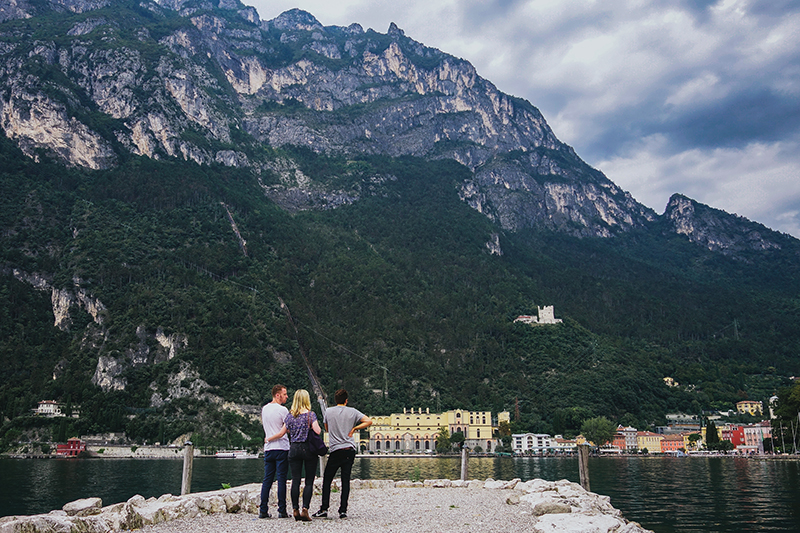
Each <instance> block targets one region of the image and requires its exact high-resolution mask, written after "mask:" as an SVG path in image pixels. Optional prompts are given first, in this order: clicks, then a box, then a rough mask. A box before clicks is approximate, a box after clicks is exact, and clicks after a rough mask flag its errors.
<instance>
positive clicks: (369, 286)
mask: <svg viewBox="0 0 800 533" xmlns="http://www.w3.org/2000/svg"><path fill="white" fill-rule="evenodd" d="M284 150H285V151H286V152H284V153H282V152H281V151H277V150H276V152H275V155H276V156H278V155H290V156H291V157H292V158H293V160H294V161H296V162H298V164H299V165H300V166H301V168H302V171H303V172H304V173H305V174H306V175H308V176H311V177H312V178H313V179H314V180H317V181H319V182H322V183H325V182H328V183H330V182H333V181H335V180H339V181H343V180H346V181H347V182H348V183H347V186H348V187H352V186H353V185H354V184H357V185H359V188H360V190H361V191H362V192H363V194H362V197H361V198H360V199H359V200H358V201H357V202H354V203H352V204H350V205H342V206H340V207H338V208H336V209H326V210H308V211H300V212H295V213H289V212H287V211H285V210H283V209H281V208H279V207H278V206H277V205H275V204H274V203H273V202H271V201H270V200H269V199H268V198H267V197H266V196H265V195H264V193H263V189H262V186H261V185H263V184H265V183H266V184H268V183H269V182H270V179H271V177H270V176H269V175H267V174H264V175H262V176H260V177H259V179H260V180H261V185H259V181H258V180H257V179H256V176H254V175H253V174H252V173H251V172H250V171H249V170H241V169H235V168H229V167H223V166H213V165H212V166H209V165H202V166H201V165H197V164H194V163H187V162H181V161H177V160H172V159H166V158H165V159H163V160H161V161H155V160H152V159H147V158H139V157H133V156H131V157H129V158H128V159H127V160H124V161H121V163H120V165H119V166H118V167H116V168H113V169H110V170H100V171H89V170H83V169H76V168H67V167H64V166H62V165H60V164H56V163H53V162H50V161H48V159H47V157H46V156H45V155H44V154H42V156H41V157H40V161H39V162H34V161H32V160H31V159H29V158H27V157H25V156H23V155H22V154H21V153H20V152H19V151H18V149H17V148H16V147H15V146H13V145H12V144H11V143H10V142H9V141H8V140H7V139H5V137H0V202H1V203H2V205H0V228H1V230H2V232H1V233H0V239H2V252H1V253H2V255H1V256H0V271H1V273H2V275H1V276H0V420H2V423H3V426H2V429H0V438H2V441H1V442H0V445H2V447H3V448H7V447H9V446H10V445H11V443H12V442H14V441H15V440H17V439H19V438H20V436H21V435H24V434H26V432H28V433H30V432H31V431H37V432H38V433H37V434H38V435H39V436H40V438H42V439H43V440H46V437H47V436H51V437H52V438H53V439H57V438H58V437H64V436H65V435H66V436H70V435H71V434H75V435H79V434H88V433H96V432H107V431H124V432H125V433H126V434H127V436H128V437H129V438H130V439H132V440H134V441H137V442H143V441H148V442H154V441H160V442H167V441H171V440H172V439H175V438H177V437H178V436H179V435H183V434H186V433H193V434H194V435H195V437H194V438H195V439H196V440H197V441H198V443H199V444H200V445H203V444H206V445H219V446H227V445H246V444H251V445H252V444H253V443H258V442H259V441H260V439H261V434H260V432H261V430H260V426H259V424H258V422H257V421H256V422H254V421H253V419H252V417H250V416H248V415H247V413H248V411H247V409H246V408H243V409H240V410H236V409H228V408H224V407H222V404H221V403H220V402H218V401H215V400H213V399H214V398H218V399H222V400H225V401H228V402H233V403H234V404H237V405H238V406H260V405H261V404H262V403H263V402H265V401H268V399H269V398H268V396H269V390H270V388H271V386H272V385H273V384H274V383H277V382H280V383H284V384H286V385H287V386H288V387H289V389H290V392H291V390H293V389H296V388H306V389H310V383H309V379H308V375H307V372H306V368H305V365H304V364H303V358H302V355H303V354H305V355H306V356H307V357H308V360H309V361H310V362H311V364H312V366H313V367H314V369H315V371H316V373H317V374H318V375H319V376H320V379H321V381H322V385H323V387H324V388H325V390H326V392H327V393H328V394H332V393H333V391H334V390H335V389H337V388H339V387H346V388H347V389H349V390H350V394H351V404H352V405H357V406H358V407H359V408H360V409H361V410H362V411H364V412H367V413H370V414H375V415H378V414H387V413H391V412H396V411H398V410H402V408H403V407H422V408H430V409H431V410H445V409H451V408H466V409H476V410H477V409H480V410H484V409H486V410H492V411H494V412H497V411H500V410H509V411H511V412H512V418H513V422H514V429H515V430H533V431H541V432H550V433H567V434H570V433H574V432H575V431H577V430H578V429H579V428H580V424H581V422H582V421H583V420H585V419H587V418H591V417H594V416H600V415H602V416H606V417H609V418H610V419H612V420H614V421H617V422H623V423H626V424H633V425H636V426H637V427H640V428H645V427H649V426H654V425H658V424H661V423H663V422H664V415H665V413H667V412H674V411H682V412H688V413H700V412H701V411H702V410H707V409H712V408H713V409H729V408H732V407H733V404H734V403H735V402H736V401H738V400H741V399H755V400H764V399H766V398H768V397H769V396H771V395H772V394H774V393H775V391H776V390H777V389H778V388H779V387H782V386H786V385H787V383H788V377H789V376H791V375H797V374H798V373H800V358H799V357H798V351H799V349H800V344H799V341H800V331H798V329H797V328H796V324H797V322H798V318H800V317H799V316H798V315H800V300H798V294H799V293H800V291H799V290H798V286H797V284H798V280H800V277H798V276H797V275H796V274H797V269H798V264H800V260H799V259H798V255H797V248H796V247H795V248H794V249H783V250H777V251H776V250H771V251H764V252H752V253H751V254H750V255H749V256H742V255H740V256H737V257H729V256H725V255H722V254H720V253H715V252H711V251H708V250H706V249H704V248H702V247H700V246H698V245H696V244H692V243H690V242H688V240H686V239H685V238H683V237H681V236H677V235H675V234H674V233H671V234H670V233H668V232H662V231H659V228H658V226H657V225H656V226H654V227H651V228H648V229H647V230H646V231H645V230H641V231H634V232H630V234H627V235H621V236H617V237H614V238H610V239H598V238H583V239H581V238H575V237H570V236H566V235H564V234H563V233H554V232H550V231H533V230H527V231H520V232H516V233H513V232H504V231H503V230H501V229H500V228H499V227H498V226H496V225H494V224H493V223H492V222H491V221H490V220H489V219H488V218H486V217H485V216H483V215H481V214H480V213H478V212H477V211H475V210H473V209H471V208H470V207H468V206H467V205H466V204H465V203H464V202H462V201H461V200H460V199H459V196H458V185H459V184H460V183H461V182H463V180H465V179H467V178H468V177H469V175H470V173H469V171H468V170H467V169H466V168H465V167H463V166H461V165H459V164H457V163H455V162H453V161H450V160H442V161H425V160H422V159H415V158H410V157H409V158H389V157H382V156H363V157H358V158H338V157H329V156H324V155H318V154H314V153H312V152H310V151H303V150H300V149H292V148H286V149H284ZM343 176H344V177H343ZM375 176H382V177H383V178H382V179H375ZM234 224H235V229H236V230H237V231H238V232H239V235H240V236H241V239H242V240H240V239H239V236H237V234H236V232H235V231H234ZM495 235H497V236H498V239H499V243H500V248H501V250H502V255H498V254H492V253H490V251H489V248H488V247H487V245H486V244H487V242H490V241H491V240H492V239H493V238H494V236H495ZM34 275H35V276H40V277H41V278H42V279H45V280H47V282H48V283H49V286H50V287H52V288H48V289H47V290H41V289H42V288H41V287H39V288H37V287H35V286H34V284H33V283H31V281H30V279H31V277H32V276H34ZM26 276H27V277H26ZM52 289H59V290H68V291H72V293H73V294H78V293H80V294H84V295H89V296H90V297H91V298H94V299H97V300H98V301H99V302H102V305H103V306H104V307H103V309H101V310H100V312H99V314H98V315H97V316H96V317H95V316H92V315H91V314H90V313H89V312H87V308H85V307H82V306H80V305H78V304H77V303H73V304H72V305H71V306H70V307H69V318H68V320H66V321H65V322H64V323H62V324H61V327H56V326H54V311H53V299H52V292H53V291H52ZM281 301H283V302H285V303H286V306H287V309H288V310H289V311H290V312H291V316H292V318H293V320H294V327H293V325H292V324H291V323H290V322H289V321H288V319H287V312H286V311H287V309H282V308H281V304H280V302H281ZM544 305H554V306H555V312H556V316H557V317H560V318H563V319H564V321H563V323H562V324H559V325H553V326H538V327H532V326H528V325H524V324H519V323H514V322H513V320H514V318H516V317H517V316H518V315H520V314H535V313H536V308H537V306H544ZM295 328H296V329H295ZM158 338H172V339H179V340H182V341H183V342H176V343H175V344H176V346H177V347H176V348H175V349H174V350H173V351H170V352H169V354H167V353H166V349H165V348H164V346H163V344H159V341H157V339H158ZM101 358H103V360H113V361H116V362H117V363H118V364H120V365H122V366H123V367H124V368H123V370H122V371H121V373H119V375H117V379H118V383H122V384H123V386H119V387H111V388H108V387H106V390H104V389H103V388H102V387H100V386H98V385H97V384H96V383H98V380H97V377H96V376H97V375H98V361H99V359H101ZM666 376H670V377H672V378H674V379H675V380H676V381H677V382H678V383H679V386H678V387H673V388H670V387H667V386H666V385H665V383H664V381H663V378H664V377H666ZM44 399H51V400H57V401H59V402H61V403H62V404H66V405H68V406H74V408H75V409H76V410H78V409H79V411H80V418H72V419H69V420H62V421H55V422H52V421H43V420H39V419H36V418H34V417H31V416H29V415H30V412H31V410H32V409H35V407H36V405H37V402H38V401H40V400H44ZM516 406H518V407H519V417H518V418H517V416H516V415H517V413H516V409H515V408H516ZM70 409H72V407H70ZM249 412H253V409H252V408H250V411H249ZM47 432H50V433H49V434H48V433H47Z"/></svg>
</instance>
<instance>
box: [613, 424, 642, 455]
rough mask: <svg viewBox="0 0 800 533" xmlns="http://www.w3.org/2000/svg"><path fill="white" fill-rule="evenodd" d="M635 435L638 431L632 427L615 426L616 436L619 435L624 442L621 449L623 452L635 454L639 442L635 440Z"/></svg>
mask: <svg viewBox="0 0 800 533" xmlns="http://www.w3.org/2000/svg"><path fill="white" fill-rule="evenodd" d="M637 433H638V431H637V430H636V428H634V427H631V426H628V427H624V426H622V424H620V425H619V426H617V434H619V435H621V436H622V438H623V439H624V442H625V445H624V446H623V447H622V448H621V449H622V450H623V451H626V452H635V451H636V450H638V449H639V442H638V441H637V438H636V436H637Z"/></svg>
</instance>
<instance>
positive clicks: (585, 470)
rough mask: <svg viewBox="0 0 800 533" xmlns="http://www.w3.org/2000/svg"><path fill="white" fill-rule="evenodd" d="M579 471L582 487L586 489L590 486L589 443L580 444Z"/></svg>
mask: <svg viewBox="0 0 800 533" xmlns="http://www.w3.org/2000/svg"><path fill="white" fill-rule="evenodd" d="M578 472H579V474H580V478H581V487H583V488H584V489H585V490H587V491H588V490H591V489H590V488H589V445H588V444H580V445H578Z"/></svg>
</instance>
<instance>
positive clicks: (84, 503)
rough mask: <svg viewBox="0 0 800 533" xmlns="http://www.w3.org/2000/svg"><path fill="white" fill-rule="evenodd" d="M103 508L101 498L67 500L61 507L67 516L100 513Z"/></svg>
mask: <svg viewBox="0 0 800 533" xmlns="http://www.w3.org/2000/svg"><path fill="white" fill-rule="evenodd" d="M102 508H103V500H101V499H100V498H83V499H81V500H75V501H74V502H69V503H67V504H66V505H64V507H62V509H63V510H64V512H65V513H67V514H68V515H69V516H89V515H93V514H100V511H101V510H102Z"/></svg>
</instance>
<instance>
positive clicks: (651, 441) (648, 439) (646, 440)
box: [636, 431, 664, 453]
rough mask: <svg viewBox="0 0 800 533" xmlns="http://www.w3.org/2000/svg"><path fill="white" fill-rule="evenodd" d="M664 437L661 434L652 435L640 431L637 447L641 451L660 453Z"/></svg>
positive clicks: (637, 437) (648, 432) (637, 435)
mask: <svg viewBox="0 0 800 533" xmlns="http://www.w3.org/2000/svg"><path fill="white" fill-rule="evenodd" d="M663 438H664V435H661V434H659V433H652V432H650V431H639V432H637V433H636V447H637V448H639V450H644V449H645V448H647V451H648V452H651V453H652V452H660V451H661V440H662V439H663Z"/></svg>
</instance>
